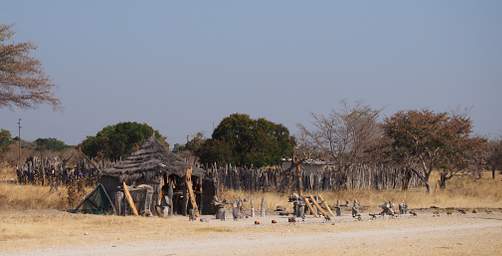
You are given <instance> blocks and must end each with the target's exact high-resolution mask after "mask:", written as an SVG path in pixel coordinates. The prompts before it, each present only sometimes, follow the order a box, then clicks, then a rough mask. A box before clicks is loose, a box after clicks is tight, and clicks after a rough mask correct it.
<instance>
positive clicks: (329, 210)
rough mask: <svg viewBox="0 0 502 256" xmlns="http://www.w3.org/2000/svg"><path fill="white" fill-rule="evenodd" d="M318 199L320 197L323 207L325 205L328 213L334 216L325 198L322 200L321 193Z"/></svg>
mask: <svg viewBox="0 0 502 256" xmlns="http://www.w3.org/2000/svg"><path fill="white" fill-rule="evenodd" d="M319 199H321V203H322V204H323V205H324V207H326V209H327V210H328V212H329V214H331V216H333V218H335V216H336V215H335V214H334V213H333V211H332V210H331V208H330V207H329V205H328V203H326V200H324V198H323V197H322V196H321V195H319Z"/></svg>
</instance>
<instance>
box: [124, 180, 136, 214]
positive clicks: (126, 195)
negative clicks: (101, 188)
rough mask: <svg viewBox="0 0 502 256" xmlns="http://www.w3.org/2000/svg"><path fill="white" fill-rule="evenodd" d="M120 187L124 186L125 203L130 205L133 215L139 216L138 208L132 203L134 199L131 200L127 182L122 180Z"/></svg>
mask: <svg viewBox="0 0 502 256" xmlns="http://www.w3.org/2000/svg"><path fill="white" fill-rule="evenodd" d="M122 187H124V195H125V197H126V199H127V203H128V204H129V207H131V210H132V214H133V215H134V216H139V213H138V209H136V205H135V204H134V201H133V200H132V196H131V193H130V192H129V189H128V188H127V184H126V183H125V182H122Z"/></svg>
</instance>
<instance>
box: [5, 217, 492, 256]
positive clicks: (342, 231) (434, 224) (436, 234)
mask: <svg viewBox="0 0 502 256" xmlns="http://www.w3.org/2000/svg"><path fill="white" fill-rule="evenodd" d="M64 218H65V217H64ZM91 218H94V217H91ZM103 218H106V217H103ZM98 220H100V219H99V218H98ZM92 221H93V222H95V220H92ZM265 221H268V219H264V220H263V222H262V223H263V224H262V225H260V226H255V225H254V224H253V223H252V221H251V220H244V221H240V222H238V223H233V222H232V221H227V222H219V221H211V222H210V223H194V224H187V222H186V220H184V219H183V220H180V221H177V222H176V224H173V225H174V227H177V225H182V226H179V230H180V234H183V235H180V236H177V235H176V230H177V229H176V228H174V229H172V228H171V229H170V231H169V233H170V234H171V235H170V236H169V237H168V238H166V239H162V236H163V235H162V232H160V230H157V231H159V232H157V231H155V232H149V233H148V232H146V231H145V230H146V229H144V230H142V229H139V230H138V229H137V228H136V229H135V230H137V232H138V233H137V234H136V235H135V236H130V237H129V238H126V239H120V240H118V239H114V238H113V237H115V236H116V235H119V236H120V235H121V232H125V233H129V232H131V231H130V230H120V228H119V230H117V228H113V226H109V227H108V228H107V229H102V231H99V232H93V233H92V234H85V237H82V238H81V240H86V239H87V238H86V237H89V236H91V237H94V236H95V237H94V238H95V239H89V240H88V242H84V243H77V242H76V240H75V241H73V242H72V240H68V242H67V243H59V244H56V243H52V242H51V241H52V240H50V239H49V238H44V237H40V238H33V237H32V238H30V239H25V240H24V242H23V239H21V240H8V241H5V239H4V241H2V240H0V249H1V248H2V245H5V246H4V249H6V250H3V251H2V250H0V255H2V256H3V255H5V256H7V255H9V256H11V255H12V256H19V255H42V256H44V255H78V256H87V255H109V256H128V255H162V256H167V255H171V256H173V255H198V256H200V255H306V254H307V253H308V254H309V255H502V239H501V237H502V214H491V215H462V216H460V215H458V216H442V217H439V218H432V217H428V216H427V217H420V218H408V219H398V220H389V219H387V220H376V221H364V222H352V221H347V222H343V221H342V222H341V223H337V224H335V225H331V224H328V223H319V222H317V223H316V222H309V223H298V224H294V225H292V224H287V223H285V222H284V220H280V223H279V224H276V225H275V226H274V225H272V224H268V223H265ZM62 227H63V229H64V225H63V226H62ZM77 229H78V228H77ZM109 229H112V230H109ZM113 229H115V230H113ZM154 229H155V228H154ZM86 230H91V232H92V230H93V229H92V228H90V227H89V226H86ZM80 231H83V229H82V230H79V231H77V232H80ZM142 234H143V236H142ZM155 234H157V235H155ZM55 236H56V238H57V240H58V241H60V240H62V239H63V240H64V238H63V236H61V237H60V238H58V237H57V236H58V234H55ZM77 238H78V237H77ZM43 239H47V240H45V242H44V244H45V245H48V246H29V244H30V243H32V242H40V241H42V240H43ZM9 244H10V245H11V246H9ZM23 244H25V245H27V246H26V247H24V246H21V245H23ZM12 245H15V247H12Z"/></svg>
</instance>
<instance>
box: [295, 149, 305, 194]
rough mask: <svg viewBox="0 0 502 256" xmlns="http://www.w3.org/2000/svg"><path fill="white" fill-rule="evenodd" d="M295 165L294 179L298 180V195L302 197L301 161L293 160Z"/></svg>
mask: <svg viewBox="0 0 502 256" xmlns="http://www.w3.org/2000/svg"><path fill="white" fill-rule="evenodd" d="M293 163H294V165H295V172H296V177H297V179H298V195H299V196H303V178H302V167H301V161H298V160H297V159H296V158H295V159H294V160H293Z"/></svg>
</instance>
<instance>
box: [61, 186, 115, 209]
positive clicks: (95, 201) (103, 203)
mask: <svg viewBox="0 0 502 256" xmlns="http://www.w3.org/2000/svg"><path fill="white" fill-rule="evenodd" d="M71 212H73V213H86V214H115V213H116V211H115V206H114V205H113V203H112V200H111V199H110V196H109V195H108V193H106V190H105V187H103V185H101V184H98V186H97V187H96V188H95V189H94V190H93V191H92V192H91V193H89V195H87V197H86V198H85V199H84V200H83V201H82V202H81V203H80V204H79V205H78V206H77V207H76V208H75V209H73V210H71Z"/></svg>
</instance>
